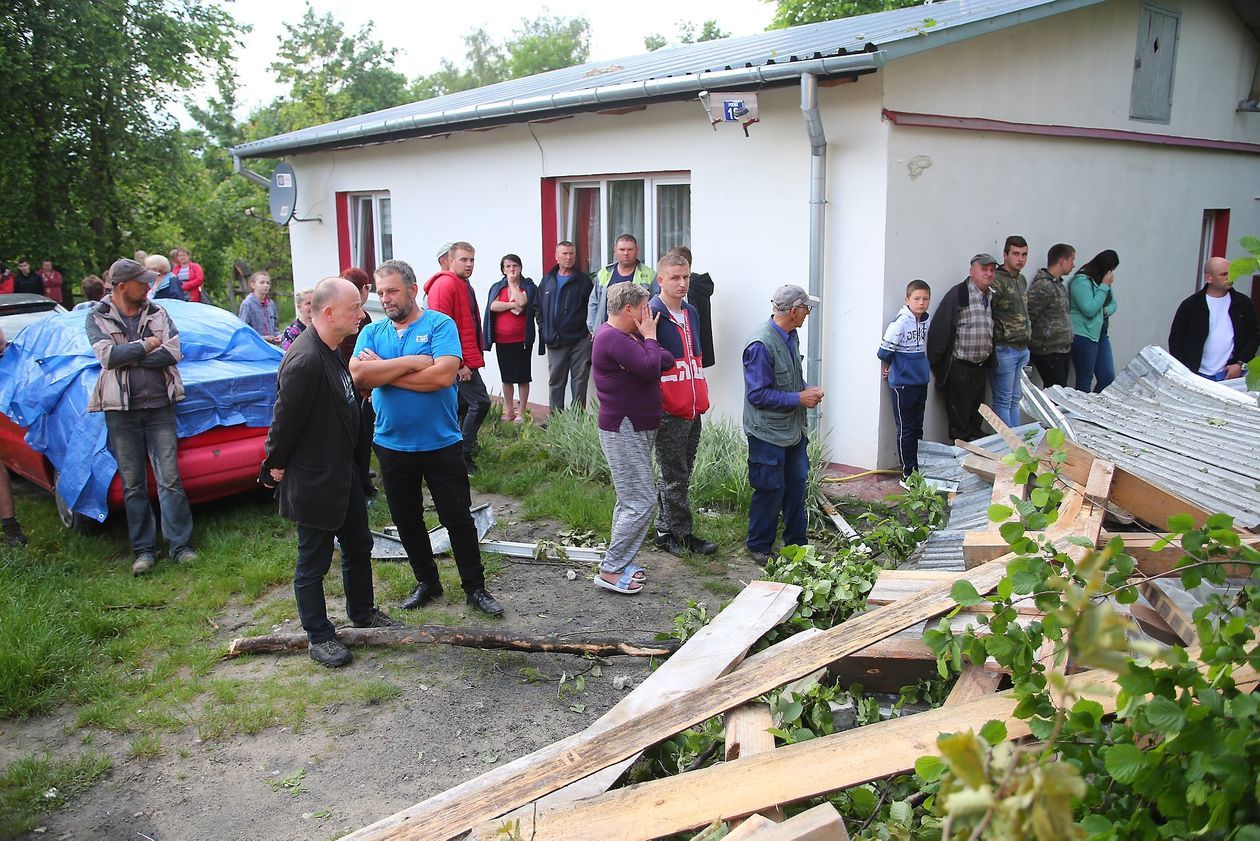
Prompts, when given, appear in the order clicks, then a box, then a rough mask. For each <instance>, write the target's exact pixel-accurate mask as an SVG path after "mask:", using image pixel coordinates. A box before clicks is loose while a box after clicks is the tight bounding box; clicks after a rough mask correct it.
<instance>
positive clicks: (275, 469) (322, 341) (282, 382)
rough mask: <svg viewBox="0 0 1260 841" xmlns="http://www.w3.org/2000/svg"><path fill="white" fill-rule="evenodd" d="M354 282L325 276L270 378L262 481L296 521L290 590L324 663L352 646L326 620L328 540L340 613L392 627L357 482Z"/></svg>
mask: <svg viewBox="0 0 1260 841" xmlns="http://www.w3.org/2000/svg"><path fill="white" fill-rule="evenodd" d="M362 317H363V301H362V299H361V298H360V297H359V289H358V287H356V286H355V285H354V284H353V283H351V282H350V281H348V280H346V279H344V278H340V277H329V278H324V279H323V280H321V281H320V282H319V283H318V284H317V285H316V286H315V291H314V293H313V294H312V295H311V328H312V329H310V330H303V331H302V333H301V334H300V335H299V336H298V337H297V338H296V339H294V341H293V344H291V345H290V346H289V350H288V352H287V353H286V354H285V357H284V362H282V363H281V364H280V371H279V373H278V374H277V375H276V407H275V413H274V416H273V419H272V422H271V430H270V431H269V432H268V433H267V448H266V458H265V460H264V461H263V463H262V469H261V471H260V475H259V481H260V482H261V483H262V484H263V485H265V486H266V487H269V488H274V487H278V490H277V491H276V497H277V499H279V501H280V514H281V516H283V517H287V518H288V519H290V520H293V521H294V522H295V523H297V542H298V546H297V569H296V571H295V572H294V575H293V593H294V596H295V598H296V599H297V610H298V618H299V619H301V621H302V628H303V630H305V631H306V636H307V639H308V640H309V643H310V647H309V653H310V656H311V659H312V660H314V661H315V662H316V663H319V664H321V665H324V666H328V667H330V668H336V667H338V666H344V665H346V664H347V663H349V662H350V659H351V656H350V650H349V649H348V648H346V647H345V646H344V645H343V644H342V643H341V642H340V641H338V639H337V632H336V629H334V628H333V625H332V623H331V622H329V621H328V606H327V604H326V603H325V601H324V576H325V575H326V574H327V573H328V569H329V567H330V566H331V565H332V551H333V538H336V539H337V541H338V542H339V543H340V544H341V580H342V584H343V585H344V588H345V594H346V614H347V615H348V616H349V617H350V621H351V622H352V623H354V626H355V627H356V628H393V627H397V626H398V625H400V624H401V623H399V622H395V621H394V620H393V619H390V618H389V617H388V616H386V615H385V614H384V613H382V612H381V611H379V610H377V609H376V607H375V605H374V599H375V596H374V593H373V590H372V533H371V531H369V530H368V517H367V498H366V497H365V496H364V495H363V482H362V481H361V480H360V471H361V459H365V458H367V456H368V453H367V447H366V446H365V445H364V442H365V441H366V439H365V438H363V437H362V436H361V435H360V434H359V424H361V423H362V422H363V419H362V417H361V412H360V406H359V397H358V392H356V391H355V388H354V381H353V380H352V379H351V377H350V369H349V368H348V367H347V366H346V360H345V358H344V357H343V356H342V355H341V352H340V351H339V350H338V345H340V344H341V341H342V339H345V338H346V337H347V336H350V335H353V334H355V333H357V332H358V331H359V320H360V319H361V318H362Z"/></svg>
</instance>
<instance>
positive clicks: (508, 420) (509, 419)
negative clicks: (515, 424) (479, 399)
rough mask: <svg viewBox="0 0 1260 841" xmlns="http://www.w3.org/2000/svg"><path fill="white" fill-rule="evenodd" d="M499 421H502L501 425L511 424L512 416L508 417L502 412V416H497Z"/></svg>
mask: <svg viewBox="0 0 1260 841" xmlns="http://www.w3.org/2000/svg"><path fill="white" fill-rule="evenodd" d="M499 420H500V421H502V422H503V423H511V422H512V415H509V414H508V413H507V412H504V413H503V414H501V415H499Z"/></svg>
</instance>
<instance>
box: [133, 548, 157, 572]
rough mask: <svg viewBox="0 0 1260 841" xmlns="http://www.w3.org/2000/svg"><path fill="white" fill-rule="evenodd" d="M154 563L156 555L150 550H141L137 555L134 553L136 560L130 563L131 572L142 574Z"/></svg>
mask: <svg viewBox="0 0 1260 841" xmlns="http://www.w3.org/2000/svg"><path fill="white" fill-rule="evenodd" d="M155 563H157V557H156V556H155V555H154V554H153V553H152V552H141V553H140V554H139V555H136V560H135V562H134V563H133V564H132V565H131V574H132V575H144V574H145V573H146V572H148V571H149V570H151V569H153V565H154V564H155Z"/></svg>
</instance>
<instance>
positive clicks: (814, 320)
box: [801, 73, 827, 435]
mask: <svg viewBox="0 0 1260 841" xmlns="http://www.w3.org/2000/svg"><path fill="white" fill-rule="evenodd" d="M801 111H802V113H804V115H805V132H806V134H808V135H809V294H811V295H814V296H816V297H817V298H818V299H819V300H820V301H821V300H822V298H823V256H824V253H825V248H824V246H825V242H826V239H825V237H826V221H827V136H826V134H825V133H824V132H823V124H822V115H821V114H820V113H819V111H818V77H817V76H815V75H814V74H813V73H802V74H801ZM823 311H824V310H823V306H822V305H821V304H820V305H819V306H818V312H817V313H815V314H813V315H812V316H811V317H810V318H809V320H808V321H806V322H805V324H806V328H807V329H806V343H807V344H808V346H809V356H808V358H807V359H806V364H805V379H806V381H807V382H809V384H810V385H814V386H820V387H821V385H822V320H823ZM821 418H822V404H821V403H820V404H819V405H818V407H817V408H814V409H812V410H810V412H809V427H810V431H811V432H813V433H814V434H815V435H816V434H817V433H818V429H819V427H820V426H821Z"/></svg>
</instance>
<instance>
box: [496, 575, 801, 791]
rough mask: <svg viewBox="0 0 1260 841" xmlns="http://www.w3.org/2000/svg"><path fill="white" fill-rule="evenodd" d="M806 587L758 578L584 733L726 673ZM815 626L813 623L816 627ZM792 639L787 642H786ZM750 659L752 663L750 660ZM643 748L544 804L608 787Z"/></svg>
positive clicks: (796, 640) (795, 640)
mask: <svg viewBox="0 0 1260 841" xmlns="http://www.w3.org/2000/svg"><path fill="white" fill-rule="evenodd" d="M800 592H801V588H800V587H797V586H796V585H794V584H792V585H786V586H783V585H779V584H778V582H770V581H754V582H752V583H751V584H749V585H748V586H747V587H745V588H744V589H743V590H742V591H741V592H740V593H739V595H737V596H736V597H735V600H734V601H732V602H731V603H730V604H729V605H727V606H726V609H725V610H723V611H722V612H721V613H719V614H718V615H717V616H715V617H714V618H713V621H712V622H710V623H709V624H708V625H706V626H705V627H704V628H702V629H700V630H699V631H698V632H696V634H695V636H693V637H692V638H691V639H689V640H687V642H686V643H685V644H684V645H683V646H682V647H681V648H679V649H678V651H676V652H675V653H674V654H673V656H671V657H670V658H669V659H668V660H666V661H665V662H664V663H663V664H661V667H660V668H659V669H657V670H656V671H654V672H652V674H650V675H648V676H647V678H645V679H644V681H643V682H642V683H640V684H639V685H638V686H636V687H635V688H634V689H633V690H631V691H630V693H629V694H627V695H626V697H624V698H622V699H621V701H620V702H618V703H617V705H616V706H614V707H613V708H612V709H611V710H609V711H608V712H606V713H604V715H602V716H600V717H599V718H598V719H597V720H596V721H595V722H594V723H592V724H591V726H590V727H588V728H587V729H586V730H584V731H582V733H581V734H579V736H581V737H587V736H592V735H594V734H596V733H601V732H604V731H606V730H610V729H612V728H614V727H616V726H618V725H619V724H621V723H622V722H624V721H628V720H630V719H631V718H633V717H634V716H636V715H639V714H640V713H644V712H647V711H649V710H651V709H652V708H653V707H655V706H656V705H657V704H658V703H660V701H661V700H662V699H664V698H668V697H670V696H672V695H676V694H678V693H680V692H684V691H687V690H690V689H695V688H697V687H700V686H704V685H705V684H707V683H708V682H709V681H711V680H713V679H714V678H716V677H719V676H721V675H722V674H725V673H726V672H727V671H728V670H729V669H730V668H731V667H732V666H734V665H736V664H738V663H739V662H740V660H742V659H743V658H744V654H745V653H746V652H747V651H748V647H749V646H751V645H752V644H753V643H755V642H756V641H757V640H759V639H761V637H762V636H764V635H765V633H766V632H767V631H769V630H770V629H771V628H773V627H774V626H775V625H777V624H779V623H780V622H782V621H783V620H784V619H786V618H788V617H789V616H791V615H792V613H793V612H794V611H795V610H796V601H797V598H798V597H799V596H800ZM811 630H812V629H811ZM810 636H812V634H796V635H794V636H792V637H789V638H788V639H787V640H784V641H783V642H782V643H780V645H778V646H772V647H771V648H769V649H767V650H766V651H762V652H759V654H757V655H754V656H753V657H751V658H749V661H748V662H749V663H751V662H753V661H754V660H756V659H757V658H758V657H763V656H765V655H766V653H767V652H769V651H773V650H775V649H778V650H779V651H785V650H790V649H791V647H792V646H793V645H800V644H801V643H802V642H804V641H805V640H807V639H809V637H810ZM783 645H786V646H787V648H786V649H784V648H781V647H780V646H783ZM744 665H748V663H745V664H744ZM638 756H639V754H638V753H636V754H634V755H633V756H631V757H629V758H627V759H624V760H622V761H621V762H618V763H617V764H615V765H612V766H610V767H608V768H604V769H603V770H601V771H599V772H598V773H596V774H592V775H590V776H589V777H586V778H584V779H581V780H577V781H575V782H573V783H570V784H569V785H567V786H565V787H563V788H561V789H559V790H558V791H553V792H551V793H549V794H548V795H547V796H546V797H544V798H542V800H540V801H538V804H548V805H550V804H557V803H565V802H568V801H570V800H578V799H580V798H583V797H590V796H592V795H595V794H602V793H603V792H605V791H607V790H608V789H609V788H610V787H611V786H612V784H613V783H615V782H616V781H617V778H618V777H620V776H621V775H622V774H623V773H625V771H626V769H627V768H629V767H630V765H632V764H634V761H635V760H636V759H638ZM534 805H536V804H525V805H523V806H521V807H520V808H521V809H532V808H533V806H534Z"/></svg>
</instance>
